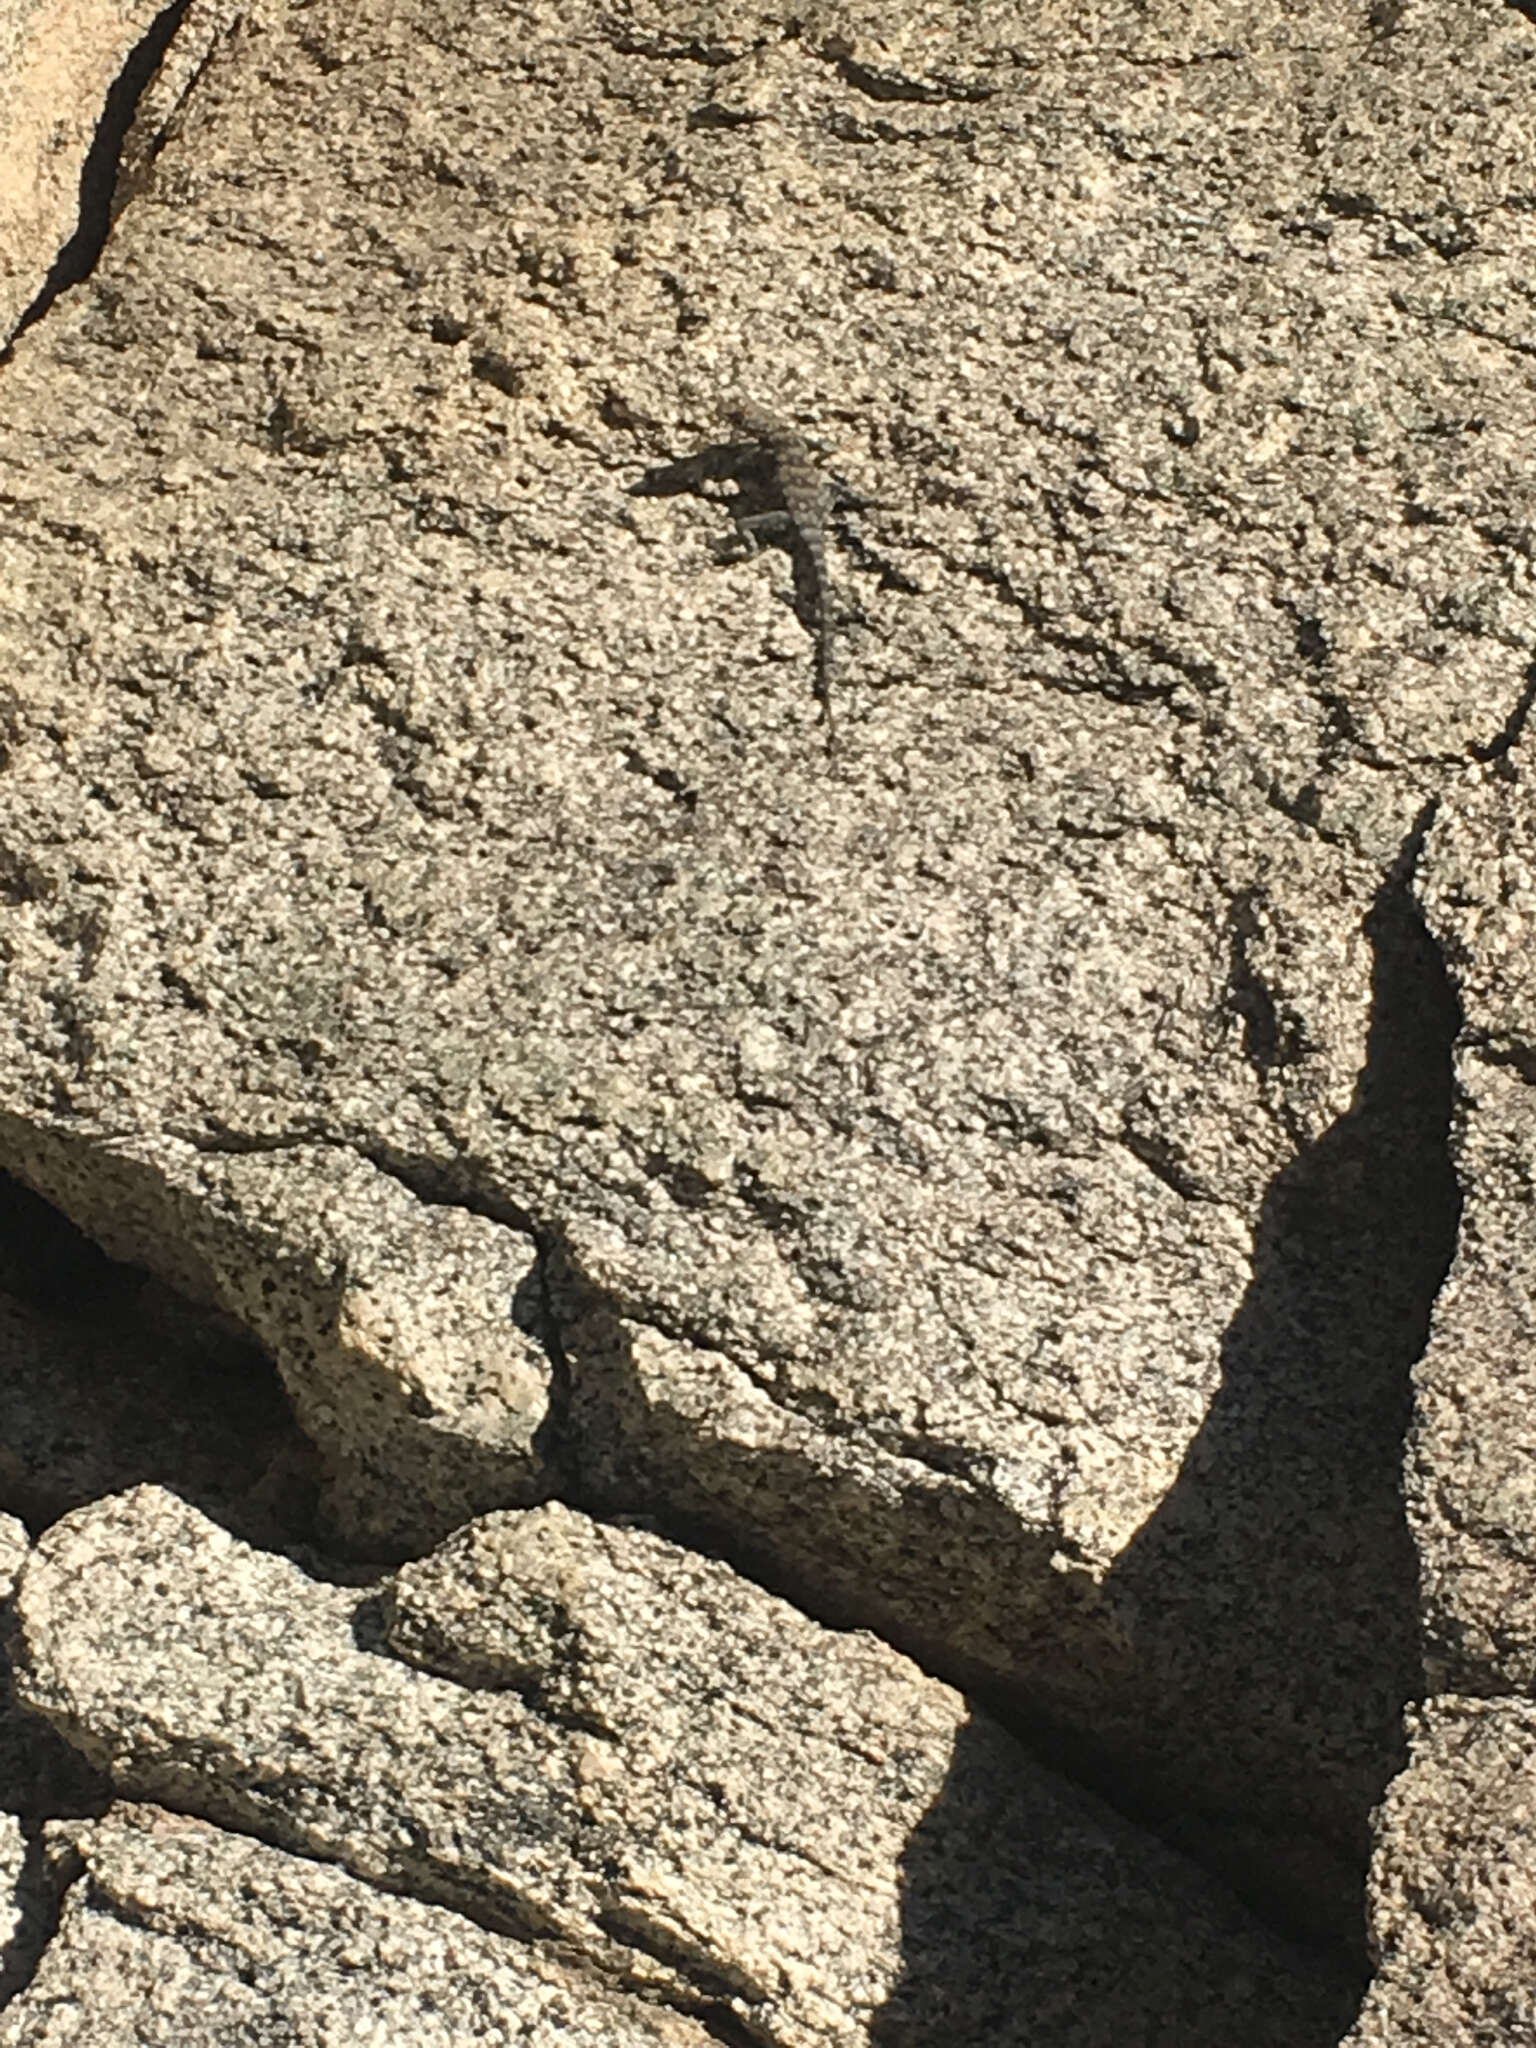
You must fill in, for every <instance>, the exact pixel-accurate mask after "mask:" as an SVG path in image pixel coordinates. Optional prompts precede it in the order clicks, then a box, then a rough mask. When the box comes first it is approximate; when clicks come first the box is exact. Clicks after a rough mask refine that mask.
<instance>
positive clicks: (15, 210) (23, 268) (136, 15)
mask: <svg viewBox="0 0 1536 2048" xmlns="http://www.w3.org/2000/svg"><path fill="white" fill-rule="evenodd" d="M159 11H160V9H159V0H0V107H3V109H4V114H3V117H0V118H3V121H4V128H3V138H4V148H3V150H0V343H3V342H4V341H5V340H7V339H8V338H9V337H10V335H11V334H12V333H13V332H14V331H15V327H16V323H17V321H18V320H19V319H20V318H21V316H22V314H23V313H24V312H25V311H26V310H27V307H28V306H29V305H30V304H31V303H32V301H33V300H34V299H35V298H36V296H37V294H38V292H39V291H40V290H41V289H42V286H43V282H44V280H45V279H46V277H47V275H48V272H49V271H50V269H51V268H52V267H53V263H54V260H55V258H56V257H57V256H58V254H59V251H60V250H61V249H62V248H63V247H64V245H65V243H66V242H68V241H69V239H70V237H71V236H72V235H73V234H74V232H75V229H76V227H77V225H78V223H79V217H80V176H81V171H82V169H83V168H84V165H85V160H86V155H87V152H88V151H89V149H90V147H91V144H92V142H93V140H94V138H95V135H96V130H97V125H98V123H99V122H100V120H101V118H102V112H103V107H104V104H105V101H106V98H107V92H108V88H109V87H110V86H111V84H112V83H113V80H114V79H115V78H116V77H117V75H118V74H119V72H120V71H121V70H122V67H123V63H124V60H125V59H126V58H127V56H128V55H129V53H130V51H131V50H132V49H133V48H134V46H135V44H137V43H138V42H139V40H140V39H141V37H142V36H143V35H144V33H145V31H146V30H147V29H148V28H149V26H150V24H151V23H152V22H153V21H154V19H155V16H156V14H157V13H158V12H159Z"/></svg>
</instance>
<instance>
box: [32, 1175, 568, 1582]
mask: <svg viewBox="0 0 1536 2048" xmlns="http://www.w3.org/2000/svg"><path fill="white" fill-rule="evenodd" d="M157 1149H158V1151H159V1153H160V1154H162V1155H169V1156H170V1157H172V1158H174V1159H176V1160H177V1161H178V1163H179V1164H180V1165H181V1168H182V1173H181V1181H180V1185H179V1186H178V1188H177V1204H176V1209H175V1215H176V1218H177V1231H176V1236H175V1239H174V1243H173V1245H172V1246H170V1247H161V1248H160V1249H159V1255H158V1256H154V1254H153V1253H152V1254H151V1256H152V1257H154V1263H156V1264H158V1265H159V1266H160V1267H161V1269H162V1270H163V1271H165V1272H166V1274H167V1277H168V1278H169V1279H170V1280H172V1281H173V1282H174V1284H175V1285H176V1286H177V1287H178V1288H179V1289H180V1290H182V1291H183V1292H184V1293H185V1294H188V1295H190V1296H192V1297H193V1298H195V1299H198V1300H202V1301H207V1302H211V1303H214V1304H216V1305H217V1306H218V1308H219V1309H220V1310H221V1311H224V1312H227V1313H229V1314H231V1315H233V1316H235V1317H237V1318H238V1319H239V1322H240V1325H241V1326H242V1327H243V1328H244V1329H246V1330H247V1331H249V1333H250V1334H251V1336H253V1337H254V1338H255V1339H257V1340H258V1342H259V1343H261V1344H262V1345H264V1346H265V1347H266V1348H267V1350H268V1351H270V1353H271V1354H272V1356H273V1358H274V1359H275V1360H276V1363H277V1365H278V1368H279V1370H280V1371H281V1373H282V1375H283V1379H284V1381H285V1383H286V1385H287V1388H288V1390H289V1393H290V1394H291V1396H292V1399H293V1410H294V1414H295V1416H296V1418H297V1420H298V1422H299V1424H300V1425H301V1426H302V1427H303V1429H304V1430H305V1431H306V1432H307V1434H308V1437H309V1438H310V1439H311V1440H312V1441H313V1443H314V1444H315V1445H316V1446H317V1447H318V1449H319V1450H320V1452H321V1453H322V1454H323V1455H324V1456H325V1459H326V1462H327V1471H328V1475H329V1485H328V1488H327V1508H328V1518H329V1520H330V1521H331V1522H332V1523H335V1522H340V1523H341V1524H342V1525H343V1526H344V1527H345V1529H346V1531H347V1533H348V1535H349V1536H350V1537H351V1538H352V1540H353V1541H354V1542H361V1543H363V1544H365V1545H368V1544H373V1545H375V1546H380V1545H381V1546H382V1547H384V1548H386V1549H388V1548H391V1547H393V1548H396V1549H398V1548H400V1547H402V1546H406V1545H413V1546H416V1547H420V1546H421V1545H423V1544H426V1543H429V1542H431V1541H433V1540H435V1538H436V1537H438V1536H440V1535H442V1534H443V1533H444V1532H445V1531H446V1530H448V1529H451V1528H453V1527H455V1526H456V1525H457V1524H458V1523H459V1522H461V1521H463V1520H464V1519H465V1517H466V1516H468V1515H471V1514H474V1513H475V1512H476V1511H477V1510H478V1509H479V1508H481V1507H484V1506H485V1505H487V1504H488V1502H496V1503H500V1502H504V1501H507V1500H509V1499H510V1500H525V1499H529V1498H536V1497H538V1495H539V1494H540V1493H541V1492H542V1491H544V1490H545V1489H546V1485H547V1477H546V1474H545V1471H544V1467H543V1461H542V1454H541V1452H540V1449H539V1440H540V1432H541V1431H542V1430H543V1428H544V1427H545V1425H546V1424H547V1421H548V1416H549V1408H550V1381H551V1378H552V1368H551V1365H550V1361H549V1359H548V1357H547V1356H546V1354H545V1352H544V1350H543V1348H542V1346H541V1345H540V1343H539V1342H537V1341H536V1340H535V1339H534V1338H532V1337H529V1336H525V1335H523V1334H521V1332H520V1331H519V1330H518V1329H517V1328H515V1327H513V1321H512V1319H513V1317H514V1316H522V1317H523V1319H524V1320H528V1321H532V1322H533V1323H535V1324H537V1323H538V1322H539V1321H540V1319H541V1317H542V1293H541V1291H540V1290H539V1289H538V1288H537V1287H536V1285H535V1284H534V1280H533V1276H532V1274H531V1271H530V1269H531V1266H532V1263H533V1261H534V1257H535V1253H534V1247H533V1245H532V1243H531V1241H530V1240H529V1239H528V1238H527V1237H526V1236H525V1235H524V1234H522V1233H521V1232H518V1231H516V1230H512V1229H508V1228H505V1227H502V1226H500V1225H498V1224H494V1223H492V1222H490V1221H488V1220H486V1219H484V1218H481V1217H478V1216H471V1215H468V1214H466V1213H464V1212H463V1211H461V1210H456V1209H450V1208H444V1207H440V1206H434V1207H428V1206H426V1205H424V1204H423V1203H422V1202H420V1201H419V1200H418V1199H417V1198H416V1197H415V1196H414V1195H412V1194H409V1193H408V1192H407V1191H406V1190H405V1189H403V1188H402V1187H401V1186H400V1185H399V1184H398V1183H397V1182H396V1181H395V1180H393V1179H392V1178H390V1177H389V1176H387V1175H385V1174H381V1173H380V1172H378V1171H377V1170H376V1169H375V1168H374V1167H373V1166H371V1165H370V1164H368V1163H367V1162H366V1161H365V1160H362V1159H358V1158H354V1157H351V1156H349V1155H347V1154H345V1153H339V1152H328V1151H326V1150H324V1149H322V1148H318V1147H317V1148H314V1149H309V1148H304V1147H296V1148H295V1149H294V1150H292V1151H290V1152H286V1153H285V1154H284V1155H283V1157H282V1158H281V1159H280V1160H278V1159H273V1158H271V1157H268V1156H260V1155H259V1156H255V1157H237V1158H218V1157H214V1158H199V1156H198V1155H197V1154H196V1152H195V1151H194V1150H193V1149H192V1148H191V1147H188V1146H185V1145H180V1146H178V1145H176V1144H174V1143H171V1142H166V1143H164V1144H163V1145H161V1146H160V1147H159V1148H157ZM38 1177H43V1176H41V1175H39V1176H38ZM148 1178H149V1177H148V1176H147V1175H146V1174H145V1173H144V1172H143V1170H142V1168H141V1165H140V1161H139V1159H138V1158H137V1157H136V1156H135V1151H134V1148H131V1147H128V1146H124V1147H123V1148H121V1149H115V1150H114V1155H113V1157H112V1158H111V1159H110V1160H108V1161H103V1162H101V1163H100V1168H99V1170H98V1171H97V1172H96V1173H95V1174H94V1175H93V1176H92V1178H91V1181H90V1184H89V1185H88V1186H82V1187H80V1188H78V1189H72V1190H71V1192H72V1194H73V1197H74V1198H73V1199H72V1200H71V1201H70V1204H69V1206H70V1209H71V1213H72V1214H73V1215H74V1216H75V1218H76V1220H77V1221H78V1222H80V1223H81V1224H82V1226H83V1227H84V1228H86V1229H87V1230H89V1231H90V1232H91V1234H92V1235H93V1236H94V1237H95V1238H96V1239H97V1240H98V1241H99V1242H100V1243H102V1244H103V1245H105V1246H106V1247H107V1248H108V1250H110V1251H112V1252H115V1253H122V1254H125V1255H127V1256H130V1257H131V1256H132V1255H133V1254H134V1253H135V1252H137V1251H141V1250H143V1249H144V1247H145V1246H146V1243H148V1242H149V1240H150V1232H149V1230H148V1229H147V1227H146V1224H145V1221H144V1213H143V1212H144V1210H145V1207H146V1201H147V1198H146V1195H145V1193H144V1187H145V1183H146V1181H147V1180H148ZM55 1185H57V1184H55ZM155 1185H156V1186H158V1185H159V1183H158V1182H157V1183H155ZM232 1421H233V1422H234V1423H235V1426H237V1427H240V1426H245V1425H246V1418H232ZM180 1426H181V1427H182V1428H183V1429H185V1428H186V1427H187V1426H188V1424H187V1422H186V1421H183V1423H182V1424H181V1425H180ZM121 1455H122V1453H121V1450H120V1451H119V1456H120V1457H121ZM3 1472H4V1463H3V1459H0V1475H3ZM124 1476H126V1475H124ZM109 1483H111V1482H109ZM118 1483H119V1484H121V1483H122V1481H121V1479H119V1481H118ZM183 1483H184V1485H187V1484H192V1483H193V1475H192V1473H190V1472H187V1473H184V1475H183ZM101 1490H103V1489H101V1488H98V1489H97V1491H101ZM57 1511H58V1510H57V1509H55V1512H57Z"/></svg>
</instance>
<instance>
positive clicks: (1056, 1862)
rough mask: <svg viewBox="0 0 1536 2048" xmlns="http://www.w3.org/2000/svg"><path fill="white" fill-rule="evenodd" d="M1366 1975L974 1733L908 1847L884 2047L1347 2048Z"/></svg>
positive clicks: (990, 1736)
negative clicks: (1284, 1934)
mask: <svg viewBox="0 0 1536 2048" xmlns="http://www.w3.org/2000/svg"><path fill="white" fill-rule="evenodd" d="M1359 1996H1360V1984H1359V1982H1358V1980H1357V1979H1356V1977H1355V1975H1354V1973H1353V1972H1352V1971H1350V1970H1349V1969H1347V1968H1346V1967H1344V1966H1343V1965H1341V1963H1340V1961H1339V1959H1338V1957H1337V1956H1336V1955H1333V1954H1329V1953H1327V1952H1322V1951H1317V1950H1308V1949H1306V1948H1304V1947H1302V1946H1300V1945H1299V1944H1295V1943H1291V1942H1287V1941H1285V1940H1283V1939H1281V1938H1279V1937H1277V1936H1276V1935H1275V1934H1274V1933H1273V1932H1272V1931H1271V1930H1269V1929H1267V1928H1266V1927H1264V1926H1263V1925H1262V1924H1261V1923H1260V1922H1259V1921H1258V1919H1256V1918H1255V1917H1254V1916H1253V1915H1252V1914H1250V1913H1249V1912H1248V1911H1247V1910H1246V1908H1245V1907H1244V1906H1242V1905H1241V1903H1240V1902H1239V1901H1238V1900H1237V1899H1235V1898H1234V1897H1233V1896H1232V1895H1231V1894H1230V1893H1228V1892H1227V1891H1226V1890H1225V1888H1224V1887H1222V1886H1221V1885H1220V1884H1219V1883H1217V1882H1215V1881H1214V1880H1212V1879H1210V1878H1209V1877H1207V1876H1206V1875H1205V1874H1204V1873H1203V1872H1201V1871H1199V1870H1197V1869H1196V1868H1195V1867H1194V1866H1192V1865H1190V1864H1188V1863H1186V1862H1184V1860H1183V1859H1182V1858H1180V1857H1178V1856H1177V1855H1175V1854H1174V1853H1173V1852H1172V1851H1170V1850H1168V1849H1166V1848H1164V1847H1163V1846H1162V1845H1161V1844H1160V1843H1159V1842H1157V1841H1155V1840H1153V1839H1152V1838H1150V1837H1148V1836H1145V1835H1142V1834H1141V1833H1139V1831H1138V1830H1136V1829H1135V1828H1133V1827H1131V1826H1129V1825H1128V1824H1127V1823H1126V1822H1125V1821H1124V1819H1123V1818H1121V1817H1120V1816H1119V1815H1118V1814H1115V1813H1114V1812H1112V1811H1110V1810H1109V1809H1108V1808H1107V1807H1105V1806H1103V1805H1102V1804H1101V1803H1100V1802H1099V1801H1098V1800H1097V1799H1095V1798H1094V1797H1093V1796H1092V1795H1090V1794H1088V1793H1086V1792H1084V1791H1082V1790H1080V1789H1079V1788H1078V1787H1076V1786H1073V1785H1071V1784H1069V1783H1067V1781H1066V1780H1064V1779H1061V1778H1058V1777H1057V1776H1056V1775H1055V1774H1054V1773H1052V1772H1050V1771H1047V1770H1045V1769H1044V1768H1042V1767H1041V1766H1040V1765H1039V1764H1038V1763H1036V1762H1035V1761H1033V1760H1032V1759H1030V1758H1028V1757H1026V1756H1025V1755H1024V1753H1023V1752H1022V1751H1021V1750H1020V1749H1019V1748H1018V1746H1017V1745H1016V1744H1015V1743H1013V1742H1012V1741H1011V1739H1010V1738H1009V1737H1008V1736H1006V1735H1005V1734H1004V1733H1003V1732H1002V1731H1001V1730H1000V1729H999V1728H998V1727H996V1726H995V1725H994V1724H991V1723H988V1722H987V1721H985V1720H980V1719H978V1720H974V1721H972V1722H971V1723H969V1724H968V1725H967V1726H966V1727H965V1728H963V1729H962V1730H961V1731H960V1735H959V1739H958V1740H957V1742H956V1745H955V1750H954V1755H953V1758H952V1760H951V1764H950V1769H949V1774H948V1777H947V1779H946V1781H945V1784H944V1787H943V1790H942V1791H941V1793H940V1794H939V1797H938V1798H937V1799H936V1800H935V1801H934V1803H933V1805H932V1806H931V1808H930V1809H929V1811H928V1814H927V1816H926V1817H925V1818H924V1820H923V1821H922V1823H921V1824H920V1825H919V1826H918V1827H917V1828H916V1829H915V1831H914V1832H913V1834H912V1836H911V1839H910V1840H909V1842H908V1844H907V1847H906V1850H905V1852H904V1854H903V1857H902V1974H901V1978H900V1981H899V1983H898V1984H897V1985H896V1986H895V1988H894V1989H893V1991H892V1992H891V1994H890V1996H889V1997H888V1998H887V1999H886V2000H885V2001H884V2003H883V2004H882V2006H881V2007H880V2009H879V2010H878V2011H877V2012H876V2013H875V2014H874V2016H873V2019H872V2022H871V2025H870V2030H869V2038H870V2040H871V2041H872V2042H874V2043H876V2044H878V2048H1233V2044H1234V2043H1237V2042H1241V2043H1243V2044H1244V2048H1334V2044H1335V2043H1337V2041H1338V2040H1339V2037H1340V2035H1341V2034H1342V2033H1343V2032H1344V2030H1345V2029H1346V2028H1347V2027H1348V2025H1349V2023H1350V2021H1351V2019H1352V2018H1353V2016H1354V2012H1355V2010H1356V2007H1357V2006H1358V2003H1359Z"/></svg>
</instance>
